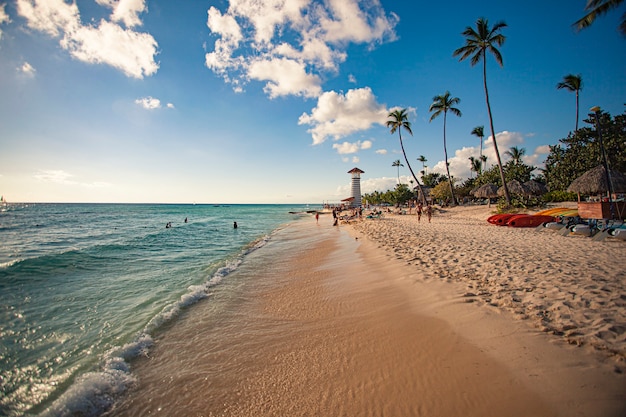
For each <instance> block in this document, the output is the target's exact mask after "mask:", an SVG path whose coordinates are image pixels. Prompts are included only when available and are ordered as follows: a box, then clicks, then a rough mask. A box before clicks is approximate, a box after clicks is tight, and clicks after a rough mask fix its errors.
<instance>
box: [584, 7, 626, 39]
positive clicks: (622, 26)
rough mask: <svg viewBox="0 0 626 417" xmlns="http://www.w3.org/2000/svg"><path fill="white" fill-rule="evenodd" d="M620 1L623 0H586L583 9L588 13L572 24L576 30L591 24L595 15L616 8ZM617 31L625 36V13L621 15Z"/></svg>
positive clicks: (603, 13) (600, 14)
mask: <svg viewBox="0 0 626 417" xmlns="http://www.w3.org/2000/svg"><path fill="white" fill-rule="evenodd" d="M622 2H623V0H587V6H585V10H588V11H589V13H587V14H586V15H584V16H583V17H582V18H580V19H579V20H577V21H576V22H574V25H573V26H574V27H575V28H576V30H582V29H585V28H587V27H589V26H591V24H592V23H593V22H594V21H595V20H596V17H598V16H602V15H605V14H607V13H608V12H609V10H611V9H616V8H617V7H619V6H620V5H621V4H622ZM619 31H620V32H621V33H622V35H624V36H626V13H624V14H623V15H622V21H621V23H620V25H619Z"/></svg>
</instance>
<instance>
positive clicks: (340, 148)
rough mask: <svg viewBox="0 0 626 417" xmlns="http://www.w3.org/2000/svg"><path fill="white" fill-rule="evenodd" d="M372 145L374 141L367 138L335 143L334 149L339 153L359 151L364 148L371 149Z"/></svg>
mask: <svg viewBox="0 0 626 417" xmlns="http://www.w3.org/2000/svg"><path fill="white" fill-rule="evenodd" d="M371 147H372V142H371V141H369V140H365V141H363V142H361V141H357V142H354V143H350V142H344V143H341V144H339V143H334V144H333V149H336V150H337V153H338V154H339V155H344V154H351V153H357V152H358V151H360V150H363V149H370V148H371Z"/></svg>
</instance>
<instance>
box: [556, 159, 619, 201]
mask: <svg viewBox="0 0 626 417" xmlns="http://www.w3.org/2000/svg"><path fill="white" fill-rule="evenodd" d="M609 175H610V177H611V184H612V185H613V192H614V193H624V192H626V175H624V174H622V173H621V172H619V171H615V170H614V169H609ZM567 191H569V192H570V193H578V194H602V193H606V192H607V191H609V187H608V184H607V182H606V170H605V169H604V165H598V166H597V167H595V168H592V169H590V170H589V171H587V172H585V173H584V174H582V175H581V176H580V177H578V178H576V179H575V180H574V181H572V183H571V184H570V185H569V187H567Z"/></svg>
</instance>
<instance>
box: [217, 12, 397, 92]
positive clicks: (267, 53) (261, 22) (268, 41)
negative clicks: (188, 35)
mask: <svg viewBox="0 0 626 417" xmlns="http://www.w3.org/2000/svg"><path fill="white" fill-rule="evenodd" d="M229 4H230V5H229V7H228V9H227V10H226V11H224V12H221V11H219V10H218V9H217V8H215V7H211V8H209V10H208V19H207V27H208V28H209V30H210V31H211V33H212V34H213V35H215V36H216V38H217V39H216V41H215V45H214V48H213V50H212V51H209V52H208V53H207V54H206V56H205V63H206V66H207V68H209V69H211V70H212V71H214V72H215V73H216V74H217V75H219V76H221V77H223V79H224V81H225V82H227V83H231V84H232V85H233V88H235V89H236V90H238V91H241V89H242V86H243V85H245V84H246V83H247V82H249V81H250V80H251V79H256V80H259V81H261V82H263V81H269V82H268V84H267V85H266V88H265V91H266V92H267V94H268V95H270V96H271V97H276V96H277V95H286V94H295V95H304V96H307V97H308V96H311V95H312V94H317V95H319V94H320V93H321V90H320V89H319V88H318V87H319V80H320V78H321V77H320V75H321V73H322V72H323V71H332V72H334V71H337V68H338V64H339V63H341V62H344V61H345V59H346V56H347V55H346V50H347V47H348V44H349V43H359V44H368V45H370V46H371V45H374V44H378V43H382V42H384V41H388V40H394V39H395V33H394V28H395V25H396V24H397V23H398V18H397V16H396V15H394V14H391V15H389V16H387V15H386V14H385V11H384V10H383V9H382V7H381V5H380V2H379V1H378V0H371V1H367V2H363V1H358V0H329V1H325V2H318V1H315V2H314V1H311V0H265V1H258V0H230V2H229ZM277 62H282V63H289V64H288V65H289V66H291V70H292V71H290V72H289V74H288V75H289V81H288V82H285V83H283V82H279V81H277V74H276V73H270V72H268V71H265V70H262V71H261V70H260V69H259V65H262V66H263V69H265V66H266V65H267V63H277ZM296 68H297V69H298V71H297V72H293V71H295V69H296ZM301 72H303V73H304V75H303V74H302V73H301ZM295 75H297V76H295ZM315 91H317V93H315Z"/></svg>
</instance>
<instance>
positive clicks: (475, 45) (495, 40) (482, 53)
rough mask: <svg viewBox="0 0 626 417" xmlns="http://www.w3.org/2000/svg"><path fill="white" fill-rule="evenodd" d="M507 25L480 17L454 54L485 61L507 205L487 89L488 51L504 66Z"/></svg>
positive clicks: (507, 193)
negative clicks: (502, 52)
mask: <svg viewBox="0 0 626 417" xmlns="http://www.w3.org/2000/svg"><path fill="white" fill-rule="evenodd" d="M504 27H506V23H504V22H497V23H496V24H495V25H494V26H493V27H492V28H489V21H488V20H487V19H484V18H482V17H481V18H479V19H478V20H477V21H476V30H474V29H473V28H472V27H470V26H468V27H467V28H465V30H464V31H463V36H465V45H464V46H462V47H460V48H459V49H457V50H456V51H454V53H453V54H452V56H458V55H460V58H459V61H463V60H465V59H466V58H469V57H471V60H470V64H471V66H474V65H476V64H478V63H479V62H480V61H481V60H482V61H483V84H484V87H485V99H486V101H487V113H488V115H489V127H490V128H491V137H492V139H493V147H494V150H495V151H496V158H497V160H498V168H499V169H500V179H501V180H502V185H503V187H504V198H506V203H507V205H509V206H510V205H511V196H510V195H509V188H508V187H507V186H506V180H505V179H504V169H503V168H502V160H501V159H500V152H498V142H497V141H496V134H495V132H494V129H493V116H492V114H491V105H490V104H489V90H488V89H487V51H489V52H491V54H492V55H493V56H494V58H495V59H496V62H497V63H498V64H500V66H502V54H500V51H499V50H498V49H497V48H496V45H497V46H502V44H503V43H504V41H505V39H506V37H505V36H504V35H503V34H501V33H499V32H500V30H501V29H502V28H504Z"/></svg>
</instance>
